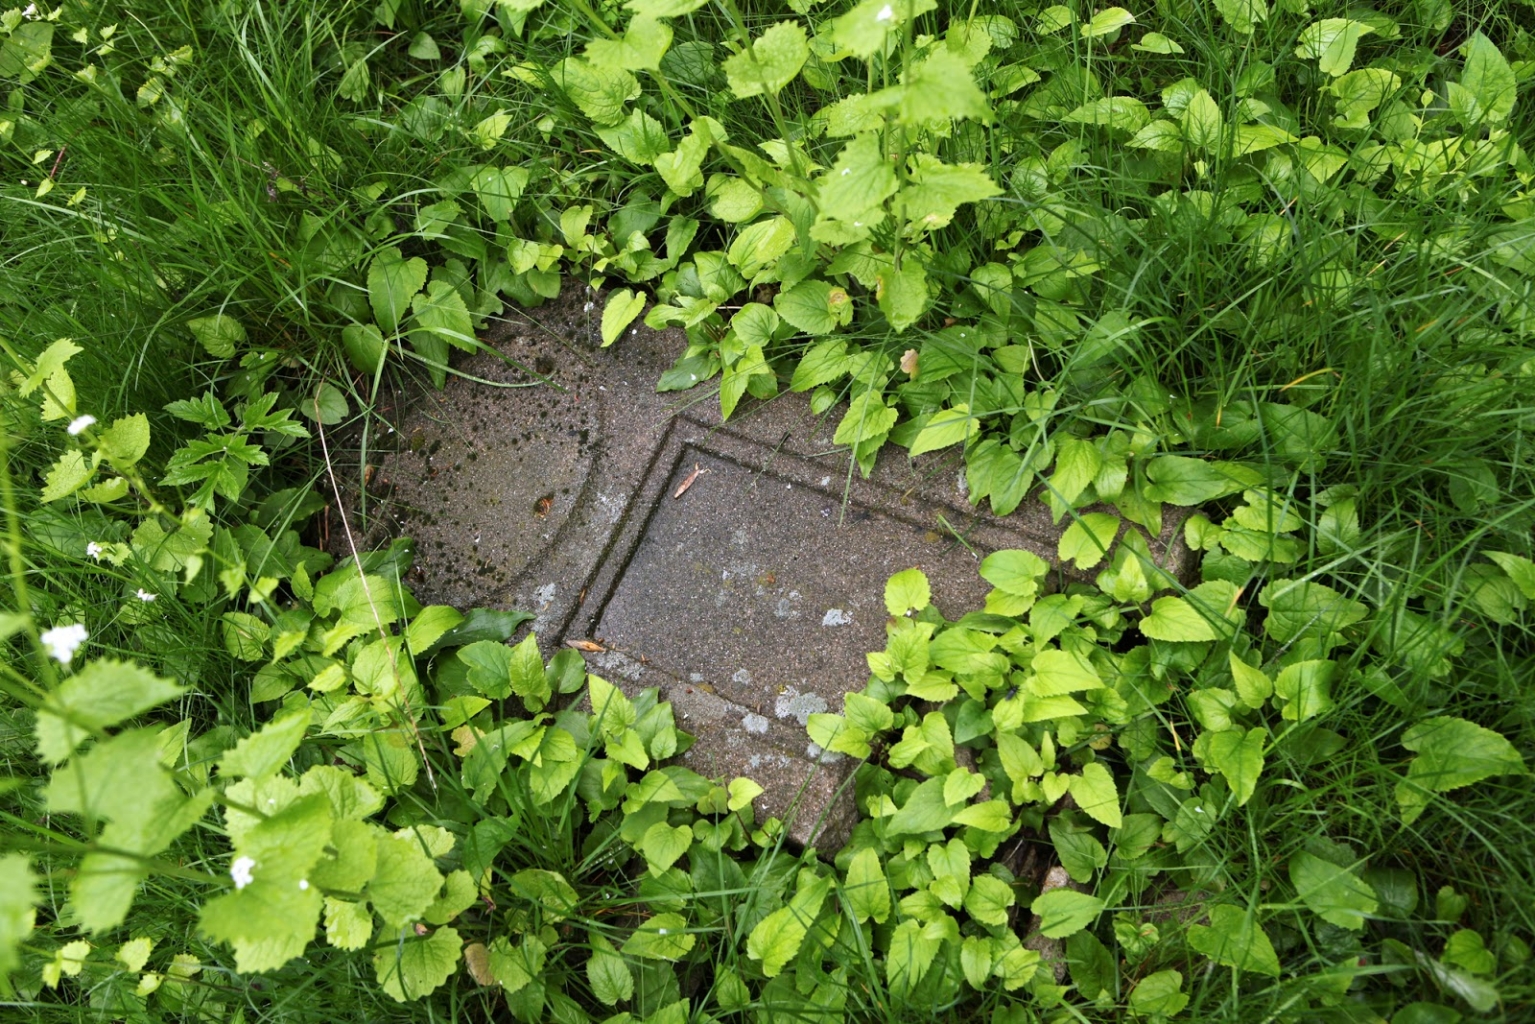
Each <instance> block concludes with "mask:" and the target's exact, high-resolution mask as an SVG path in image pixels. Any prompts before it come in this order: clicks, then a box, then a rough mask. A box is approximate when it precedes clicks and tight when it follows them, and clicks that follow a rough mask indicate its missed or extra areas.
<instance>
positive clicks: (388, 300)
mask: <svg viewBox="0 0 1535 1024" xmlns="http://www.w3.org/2000/svg"><path fill="white" fill-rule="evenodd" d="M426 273H427V270H426V260H424V259H421V258H420V257H419V256H413V257H411V258H410V259H408V260H407V259H405V258H404V256H403V254H402V253H401V252H400V250H399V249H393V248H391V249H385V250H383V251H382V252H380V253H379V254H378V255H377V256H375V257H374V258H373V262H372V263H370V264H369V265H368V302H369V303H370V304H371V305H372V306H373V318H374V320H376V321H377V322H378V327H379V330H380V331H382V332H383V333H384V334H385V335H386V336H387V335H391V334H393V333H394V332H395V331H396V330H397V329H398V328H399V326H400V318H401V317H403V316H404V315H405V311H406V310H407V309H409V308H410V303H411V298H412V296H414V295H415V294H416V293H417V292H419V291H420V290H421V288H422V286H423V285H425V284H426Z"/></svg>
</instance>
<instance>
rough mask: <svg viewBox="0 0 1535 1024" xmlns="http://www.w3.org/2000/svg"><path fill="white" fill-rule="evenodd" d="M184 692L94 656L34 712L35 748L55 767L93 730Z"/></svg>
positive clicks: (132, 667) (149, 674) (131, 666)
mask: <svg viewBox="0 0 1535 1024" xmlns="http://www.w3.org/2000/svg"><path fill="white" fill-rule="evenodd" d="M184 692H186V691H185V689H184V688H183V687H181V686H178V685H176V684H175V683H173V682H171V681H170V680H168V679H162V678H160V677H159V676H157V675H155V674H154V673H152V672H150V671H149V670H147V669H145V668H142V667H140V666H139V665H136V664H134V663H133V662H131V661H118V660H116V659H112V658H97V659H95V660H94V661H92V662H90V663H89V664H87V665H86V666H85V667H84V668H82V669H81V670H80V671H78V672H76V673H75V674H74V675H72V676H70V677H69V678H67V679H65V680H64V682H62V683H61V684H59V687H58V689H56V690H54V691H53V692H52V693H50V694H49V695H48V696H47V698H46V699H45V700H44V701H43V703H42V705H41V706H40V707H39V708H38V709H37V722H36V726H35V728H36V731H37V749H38V752H39V753H40V754H41V755H42V757H43V760H44V761H46V762H47V763H49V764H58V763H59V762H61V761H63V760H65V759H66V758H68V757H69V755H70V754H72V753H74V751H75V748H76V747H78V746H79V745H80V744H81V743H82V742H83V741H84V740H85V739H86V738H87V737H88V736H90V735H91V733H92V732H99V731H100V730H102V729H108V728H111V727H112V726H115V725H121V724H122V723H123V722H125V721H127V720H128V719H130V718H133V717H134V716H136V715H141V714H143V713H144V712H146V711H148V710H149V709H150V708H153V707H158V706H159V705H161V704H164V703H165V702H166V701H168V700H172V699H174V698H176V697H179V696H180V695H181V694H182V693H184Z"/></svg>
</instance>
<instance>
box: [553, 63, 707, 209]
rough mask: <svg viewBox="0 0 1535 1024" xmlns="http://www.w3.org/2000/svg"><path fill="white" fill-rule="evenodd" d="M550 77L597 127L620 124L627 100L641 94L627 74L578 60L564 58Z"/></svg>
mask: <svg viewBox="0 0 1535 1024" xmlns="http://www.w3.org/2000/svg"><path fill="white" fill-rule="evenodd" d="M549 78H550V80H551V81H553V82H554V84H555V85H556V86H557V87H559V88H560V89H561V90H562V91H563V92H564V93H565V95H566V96H568V97H570V101H571V102H572V103H574V104H575V105H576V106H578V107H580V108H581V112H582V113H583V114H585V115H586V116H587V117H589V118H591V119H592V122H593V123H594V124H596V125H598V126H611V125H615V124H618V123H619V122H620V121H622V120H623V118H624V113H625V110H626V108H627V105H628V103H629V101H630V100H632V99H634V98H635V97H637V96H639V94H640V83H639V81H638V80H637V79H635V77H634V76H633V75H631V74H630V73H629V72H628V71H625V70H624V69H623V68H609V67H600V66H598V65H596V64H591V63H588V62H587V61H584V60H582V59H581V58H579V57H567V58H566V59H564V60H562V61H560V62H559V63H558V64H556V65H554V67H552V68H550V69H549ZM699 184H702V182H701V181H700V182H699Z"/></svg>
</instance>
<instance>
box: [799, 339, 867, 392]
mask: <svg viewBox="0 0 1535 1024" xmlns="http://www.w3.org/2000/svg"><path fill="white" fill-rule="evenodd" d="M852 365H853V361H852V359H851V357H849V356H848V354H847V341H846V340H844V339H842V338H827V339H826V340H825V341H819V342H817V343H816V344H814V345H812V346H810V348H808V349H806V350H805V354H804V355H803V356H801V357H800V361H799V363H798V364H797V365H796V366H795V367H794V376H793V377H792V378H791V379H790V381H789V390H790V391H809V390H810V389H812V388H817V387H820V386H821V385H822V384H830V383H831V382H832V381H835V380H837V379H838V378H840V377H841V376H842V375H843V374H845V373H847V371H848V369H849V367H851V366H852Z"/></svg>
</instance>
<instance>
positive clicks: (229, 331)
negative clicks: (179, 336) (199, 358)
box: [187, 313, 245, 359]
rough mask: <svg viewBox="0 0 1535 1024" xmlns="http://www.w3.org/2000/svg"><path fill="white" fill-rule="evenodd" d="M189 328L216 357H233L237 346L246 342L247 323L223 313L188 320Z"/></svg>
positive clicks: (199, 342)
mask: <svg viewBox="0 0 1535 1024" xmlns="http://www.w3.org/2000/svg"><path fill="white" fill-rule="evenodd" d="M187 330H189V331H191V332H192V337H194V338H196V339H197V343H198V344H199V345H201V346H202V347H203V348H204V349H205V350H207V352H208V354H209V355H211V356H213V357H214V358H216V359H233V358H234V354H235V350H236V346H238V345H243V344H244V343H245V325H244V324H242V323H240V321H238V320H236V319H235V318H234V317H232V316H227V315H225V314H223V313H215V314H213V315H212V316H202V317H197V318H196V319H194V320H188V321H187Z"/></svg>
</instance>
